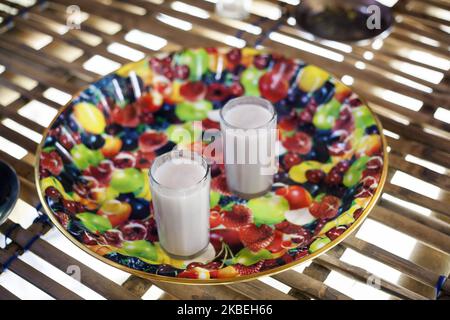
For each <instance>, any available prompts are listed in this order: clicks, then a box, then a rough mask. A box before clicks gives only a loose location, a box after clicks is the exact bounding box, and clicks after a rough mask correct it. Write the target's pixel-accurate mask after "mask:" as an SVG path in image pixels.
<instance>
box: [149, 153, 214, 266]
mask: <svg viewBox="0 0 450 320" xmlns="http://www.w3.org/2000/svg"><path fill="white" fill-rule="evenodd" d="M159 170H162V171H159ZM200 170H201V171H200ZM193 172H197V173H199V172H200V173H199V174H198V175H196V176H195V175H193V174H192V173H193ZM203 172H204V173H203ZM165 175H168V176H165ZM149 176H150V189H151V193H152V204H153V210H154V216H155V220H156V225H157V229H158V237H159V243H160V245H161V247H162V248H163V249H164V250H165V251H166V252H167V253H168V254H169V255H170V256H172V257H174V258H177V259H191V258H193V257H195V256H197V255H199V254H201V253H202V252H203V251H204V250H206V248H207V247H208V244H209V190H210V182H211V175H210V166H209V164H208V163H207V161H206V159H205V158H203V157H202V156H201V155H199V154H198V153H195V152H191V151H188V150H175V151H171V152H168V153H165V154H163V155H161V156H159V157H157V158H156V159H155V160H154V162H153V164H152V167H151V168H150V172H149ZM189 179H191V180H189ZM167 181H171V182H170V183H168V182H167Z"/></svg>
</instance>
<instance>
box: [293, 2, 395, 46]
mask: <svg viewBox="0 0 450 320" xmlns="http://www.w3.org/2000/svg"><path fill="white" fill-rule="evenodd" d="M373 5H375V6H378V8H379V9H376V8H375V7H371V6H373ZM378 13H379V21H380V25H379V26H380V28H379V29H378V28H373V29H371V28H369V27H368V24H367V21H369V26H370V27H372V26H373V25H372V23H371V22H373V21H374V20H369V19H373V18H370V17H371V16H372V15H373V14H378ZM295 18H296V20H297V25H298V26H299V27H300V28H302V29H303V30H305V31H307V32H310V33H312V34H313V35H315V36H316V37H319V38H322V39H328V40H335V41H342V42H359V41H363V40H368V39H372V38H375V37H379V36H383V35H387V34H388V33H389V29H390V28H391V26H392V24H393V21H394V20H393V16H392V12H391V9H390V8H389V7H386V6H385V5H382V4H381V3H379V2H377V1H375V0H346V1H342V0H303V1H301V2H300V4H299V5H298V6H297V8H296V12H295ZM376 27H378V26H376Z"/></svg>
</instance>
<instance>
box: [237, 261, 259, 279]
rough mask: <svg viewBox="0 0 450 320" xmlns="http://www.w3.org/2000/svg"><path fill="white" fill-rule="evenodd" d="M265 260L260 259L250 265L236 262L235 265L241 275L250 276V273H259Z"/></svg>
mask: <svg viewBox="0 0 450 320" xmlns="http://www.w3.org/2000/svg"><path fill="white" fill-rule="evenodd" d="M263 263H264V261H259V262H257V263H255V264H252V265H250V266H244V265H243V264H239V263H238V264H235V265H234V266H233V267H234V268H235V269H236V271H237V272H238V273H239V275H241V276H248V275H250V274H254V273H258V272H259V271H260V270H261V267H262V266H263Z"/></svg>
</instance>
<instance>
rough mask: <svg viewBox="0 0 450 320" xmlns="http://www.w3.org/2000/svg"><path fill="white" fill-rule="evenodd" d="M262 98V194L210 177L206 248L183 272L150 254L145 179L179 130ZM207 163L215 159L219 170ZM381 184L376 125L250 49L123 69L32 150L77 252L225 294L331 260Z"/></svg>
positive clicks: (299, 72)
mask: <svg viewBox="0 0 450 320" xmlns="http://www.w3.org/2000/svg"><path fill="white" fill-rule="evenodd" d="M241 95H252V96H261V97H263V98H265V99H268V100H270V101H271V102H272V103H273V104H274V106H275V109H276V111H277V114H278V128H279V141H278V146H277V150H278V153H279V160H280V161H279V171H278V173H277V174H276V176H275V182H274V184H273V188H272V191H271V192H269V193H267V194H266V195H264V196H262V197H259V198H256V199H252V200H249V201H247V200H243V199H240V198H238V197H237V196H234V195H233V194H231V193H230V192H229V191H228V190H227V187H226V181H225V174H224V166H223V165H221V164H219V163H217V162H216V163H214V164H213V165H212V168H211V169H212V170H211V174H212V180H211V197H210V202H211V215H210V225H211V232H210V239H211V241H210V245H209V247H208V248H207V250H206V251H205V252H204V253H203V254H202V255H201V256H199V257H197V258H195V259H194V260H191V261H182V260H175V259H173V258H171V257H169V256H168V255H167V254H166V253H165V252H164V251H163V250H162V249H161V247H160V245H159V243H158V235H157V230H156V225H155V220H154V219H153V213H152V206H151V194H150V190H149V181H148V170H149V167H150V165H151V163H152V161H153V159H154V158H155V157H156V156H158V155H159V154H162V153H165V152H167V151H169V150H171V149H173V148H174V147H175V146H176V147H178V148H185V149H186V148H187V149H194V150H196V151H199V150H202V147H204V146H206V145H207V144H208V141H207V140H203V138H204V137H202V135H196V137H195V139H196V141H195V142H193V143H191V144H189V145H186V144H184V145H183V144H182V143H180V141H178V138H177V137H178V135H177V134H176V133H177V132H178V130H179V129H180V128H184V129H187V130H192V132H194V131H195V130H194V126H198V124H199V121H200V123H201V124H202V127H203V129H211V128H219V123H218V118H219V115H218V113H219V109H220V108H221V107H222V106H223V105H224V104H225V103H226V102H227V101H228V100H229V99H231V98H233V97H237V96H241ZM216 160H217V159H216ZM386 175H387V152H386V141H385V139H384V136H383V134H382V129H381V125H380V123H379V121H378V120H377V118H376V116H375V115H374V114H373V113H372V111H371V110H370V109H369V107H368V106H367V105H366V104H365V103H364V102H362V100H360V99H359V98H358V96H357V95H356V94H355V93H354V92H352V90H351V89H350V88H348V87H346V86H345V85H343V84H342V83H341V82H340V81H339V80H337V79H336V78H334V77H332V76H331V75H330V74H329V73H327V72H326V71H324V70H322V69H321V68H319V67H316V66H313V65H307V64H305V63H303V62H302V61H299V60H295V59H291V58H287V57H284V56H282V55H279V54H275V53H272V54H271V53H269V52H263V51H258V50H255V49H250V48H244V49H230V48H196V49H185V50H182V51H179V52H173V53H165V54H161V55H159V56H156V57H152V58H148V59H145V60H142V61H139V62H136V63H131V64H128V65H125V66H123V67H122V68H120V69H119V70H117V71H116V72H115V73H113V74H110V75H108V76H106V77H104V78H102V79H101V80H99V81H97V82H95V83H93V84H92V85H91V86H89V87H88V88H87V89H85V90H84V91H82V92H81V93H79V94H78V95H77V96H75V97H74V99H73V100H72V101H71V102H70V103H69V104H68V105H67V106H66V107H65V108H63V109H62V111H61V112H60V113H59V115H58V116H57V117H56V118H55V120H54V121H53V123H52V124H51V126H50V129H49V130H48V131H47V132H46V134H45V136H44V139H43V141H42V143H41V144H40V147H39V151H38V156H37V163H36V183H37V188H38V190H39V196H40V199H41V201H42V203H43V206H44V208H45V210H46V212H47V214H48V215H49V217H50V218H51V220H52V221H53V222H54V224H55V225H56V226H57V227H58V228H59V229H60V230H61V232H62V233H63V234H64V235H66V236H67V237H68V238H69V239H70V240H71V241H72V242H74V243H75V244H76V245H77V246H78V247H80V248H82V249H83V250H85V251H87V252H88V253H90V254H92V255H93V256H95V257H97V258H98V259H100V260H102V261H104V262H106V263H108V264H110V265H113V266H115V267H117V268H120V269H122V270H124V271H128V272H130V273H132V274H135V275H138V276H141V277H145V278H149V279H155V280H162V281H171V282H179V283H191V284H192V283H199V284H200V283H201V284H205V283H206V284H209V283H225V282H234V281H242V280H248V279H252V278H255V277H258V276H263V275H268V274H272V273H276V272H280V271H282V270H285V269H288V268H290V267H293V266H295V265H297V264H299V263H302V262H305V261H307V260H310V259H312V258H314V257H316V256H318V255H319V254H321V253H323V252H325V251H327V250H328V249H330V248H332V247H333V246H335V245H336V244H338V243H339V242H340V241H342V240H343V239H344V238H345V237H346V236H348V235H349V234H350V233H351V232H352V231H353V230H355V229H356V228H357V227H358V226H359V225H360V224H361V222H362V221H363V219H364V218H365V217H366V216H367V214H368V213H369V211H370V210H371V209H372V207H373V206H374V205H375V202H376V200H377V198H378V197H379V195H380V193H381V189H382V187H383V184H384V182H385V179H386Z"/></svg>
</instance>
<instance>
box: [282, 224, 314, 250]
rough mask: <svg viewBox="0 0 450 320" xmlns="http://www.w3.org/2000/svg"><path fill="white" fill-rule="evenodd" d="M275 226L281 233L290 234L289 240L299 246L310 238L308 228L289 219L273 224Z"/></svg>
mask: <svg viewBox="0 0 450 320" xmlns="http://www.w3.org/2000/svg"><path fill="white" fill-rule="evenodd" d="M275 228H276V229H277V230H278V231H280V232H282V233H285V234H289V235H291V241H292V242H294V243H296V244H297V245H299V246H303V245H305V244H307V243H308V242H309V240H310V239H311V235H310V234H309V232H308V230H306V229H305V228H303V227H301V226H298V225H295V224H292V223H290V222H289V221H283V222H280V223H278V224H276V225H275Z"/></svg>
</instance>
